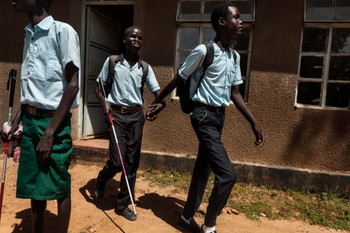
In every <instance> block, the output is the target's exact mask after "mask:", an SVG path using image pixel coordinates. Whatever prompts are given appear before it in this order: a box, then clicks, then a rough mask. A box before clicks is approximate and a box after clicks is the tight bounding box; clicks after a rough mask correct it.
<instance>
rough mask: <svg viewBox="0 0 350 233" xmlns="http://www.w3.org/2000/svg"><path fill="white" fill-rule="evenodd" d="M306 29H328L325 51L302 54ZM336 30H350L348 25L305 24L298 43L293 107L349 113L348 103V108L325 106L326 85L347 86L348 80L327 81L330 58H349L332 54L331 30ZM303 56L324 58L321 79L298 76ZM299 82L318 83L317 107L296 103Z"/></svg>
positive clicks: (344, 54) (340, 54) (349, 82)
mask: <svg viewBox="0 0 350 233" xmlns="http://www.w3.org/2000/svg"><path fill="white" fill-rule="evenodd" d="M306 28H323V29H328V35H327V41H326V46H327V47H326V51H325V52H303V51H302V50H303V49H302V48H303V39H304V29H306ZM338 28H347V29H350V23H305V24H304V26H303V28H302V32H301V38H300V40H301V42H300V53H299V64H298V80H297V85H296V92H295V93H296V95H295V104H294V106H295V107H299V108H307V109H321V110H343V111H349V110H350V103H349V106H348V107H334V106H327V105H326V100H327V87H328V84H337V83H340V84H349V85H350V80H330V79H329V69H330V62H331V59H330V58H331V56H334V55H336V56H350V53H334V52H332V51H331V47H332V39H333V34H332V33H333V30H334V29H338ZM303 56H315V57H324V60H323V66H322V77H321V78H303V77H301V76H300V68H301V59H302V57H303ZM301 82H309V83H310V82H312V83H320V84H321V90H320V104H319V105H309V104H302V103H298V102H297V101H298V89H299V83H301Z"/></svg>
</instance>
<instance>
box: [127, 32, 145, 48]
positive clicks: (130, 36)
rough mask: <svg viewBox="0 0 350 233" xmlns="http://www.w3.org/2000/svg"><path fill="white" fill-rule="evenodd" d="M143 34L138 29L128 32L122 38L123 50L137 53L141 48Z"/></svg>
mask: <svg viewBox="0 0 350 233" xmlns="http://www.w3.org/2000/svg"><path fill="white" fill-rule="evenodd" d="M142 39H143V32H142V31H141V30H139V29H138V28H133V29H132V30H130V31H128V32H127V34H126V37H125V38H124V43H125V48H126V49H127V50H131V51H134V52H137V51H139V50H140V48H141V47H142Z"/></svg>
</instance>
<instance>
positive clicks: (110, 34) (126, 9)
mask: <svg viewBox="0 0 350 233" xmlns="http://www.w3.org/2000/svg"><path fill="white" fill-rule="evenodd" d="M133 16H134V6H133V5H87V6H86V19H85V22H86V23H85V25H86V27H85V35H86V36H85V56H84V57H85V59H84V69H83V73H82V87H83V91H84V93H83V100H82V102H83V117H82V118H83V119H82V138H83V139H89V138H96V137H103V136H105V135H106V133H107V124H106V122H105V117H104V115H103V113H102V108H101V105H100V103H99V101H98V100H97V98H96V96H95V87H96V78H97V76H98V75H99V73H100V71H101V68H102V66H103V63H104V62H105V60H106V58H107V57H108V56H110V55H112V54H120V53H121V52H122V51H123V50H124V47H123V46H124V44H123V32H124V30H125V28H127V27H129V26H132V25H133V18H134V17H133Z"/></svg>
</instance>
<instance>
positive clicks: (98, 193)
mask: <svg viewBox="0 0 350 233" xmlns="http://www.w3.org/2000/svg"><path fill="white" fill-rule="evenodd" d="M105 188H106V182H100V181H98V179H97V180H96V184H95V197H97V198H98V199H102V198H103V196H104V195H105Z"/></svg>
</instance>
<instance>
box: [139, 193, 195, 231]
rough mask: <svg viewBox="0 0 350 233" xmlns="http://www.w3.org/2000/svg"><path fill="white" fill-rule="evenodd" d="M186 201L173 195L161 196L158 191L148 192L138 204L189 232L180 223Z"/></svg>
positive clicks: (179, 229)
mask: <svg viewBox="0 0 350 233" xmlns="http://www.w3.org/2000/svg"><path fill="white" fill-rule="evenodd" d="M184 204H185V202H184V201H182V200H179V199H177V198H173V197H166V196H160V195H159V194H157V193H147V194H145V195H143V196H141V197H139V198H138V200H137V201H136V205H137V206H138V207H139V208H143V209H150V210H151V211H152V212H153V213H154V215H155V216H157V217H158V218H160V219H162V220H163V221H164V222H166V223H167V224H169V225H171V226H172V227H174V228H175V229H177V230H178V231H180V232H189V231H187V230H186V229H185V228H183V227H181V226H179V225H178V223H177V222H178V219H179V216H180V214H181V213H182V209H183V206H184Z"/></svg>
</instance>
